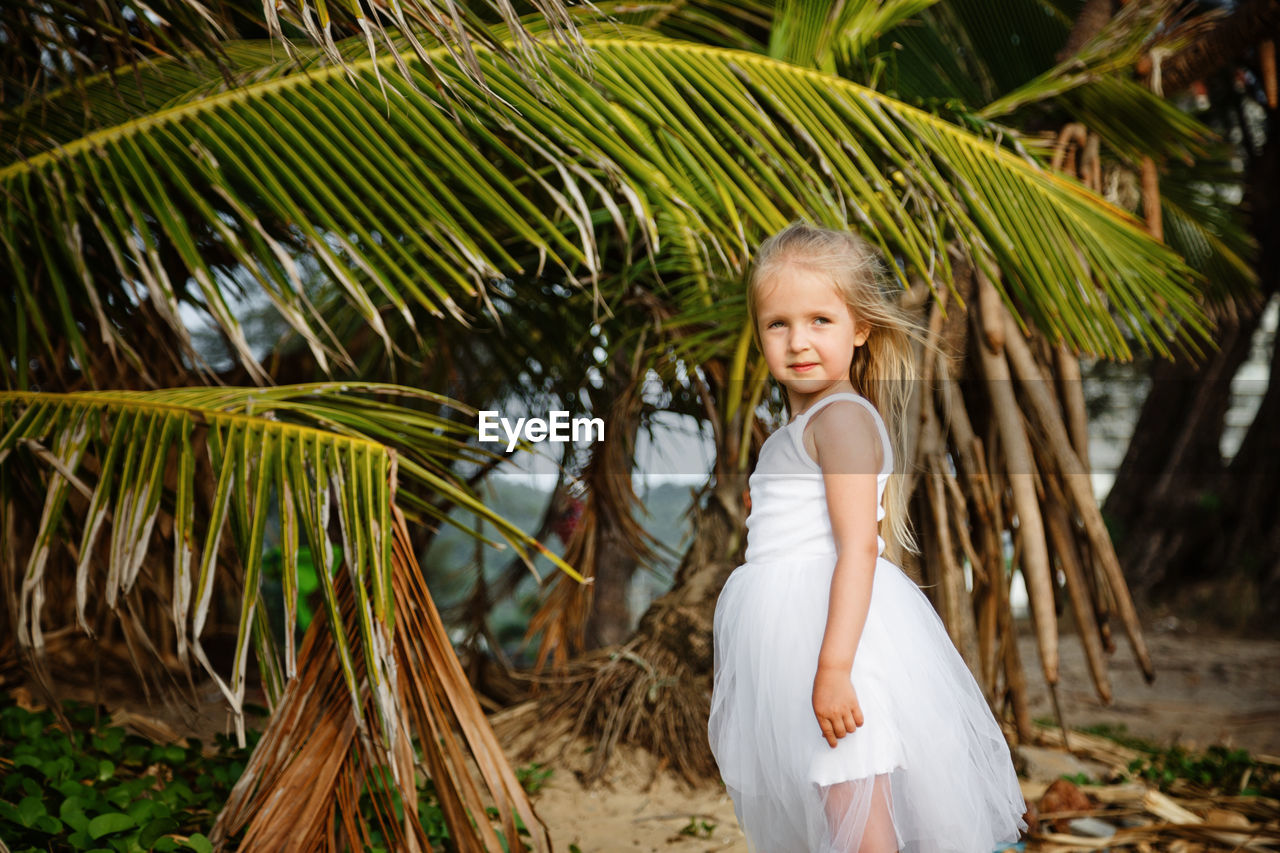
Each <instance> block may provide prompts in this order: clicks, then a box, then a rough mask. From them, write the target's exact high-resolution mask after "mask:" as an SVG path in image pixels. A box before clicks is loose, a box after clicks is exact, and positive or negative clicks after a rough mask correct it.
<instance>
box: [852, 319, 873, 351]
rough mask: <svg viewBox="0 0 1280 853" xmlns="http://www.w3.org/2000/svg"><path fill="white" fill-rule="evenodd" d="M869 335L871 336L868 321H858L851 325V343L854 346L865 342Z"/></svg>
mask: <svg viewBox="0 0 1280 853" xmlns="http://www.w3.org/2000/svg"><path fill="white" fill-rule="evenodd" d="M869 337H871V324H870V323H858V324H857V325H855V326H854V327H853V345H854V346H855V347H860V346H862V345H863V344H865V343H866V342H867V338H869Z"/></svg>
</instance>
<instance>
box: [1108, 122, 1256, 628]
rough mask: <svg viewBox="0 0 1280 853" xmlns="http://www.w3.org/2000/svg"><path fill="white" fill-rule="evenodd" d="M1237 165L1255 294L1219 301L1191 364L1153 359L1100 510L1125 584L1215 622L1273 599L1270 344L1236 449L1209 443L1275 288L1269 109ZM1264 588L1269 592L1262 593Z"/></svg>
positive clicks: (1246, 618) (1228, 621) (1243, 621)
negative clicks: (1264, 378)
mask: <svg viewBox="0 0 1280 853" xmlns="http://www.w3.org/2000/svg"><path fill="white" fill-rule="evenodd" d="M1271 124H1272V126H1271V127H1270V128H1269V131H1270V132H1269V133H1268V138H1267V141H1266V143H1265V145H1264V146H1263V148H1262V151H1261V152H1260V154H1259V156H1258V157H1257V158H1256V159H1254V160H1252V161H1251V162H1250V165H1249V169H1248V174H1247V176H1246V194H1247V195H1246V208H1247V209H1249V210H1250V211H1251V213H1252V222H1251V227H1252V231H1253V234H1254V237H1255V239H1256V240H1257V242H1258V245H1259V246H1260V247H1261V256H1260V258H1259V263H1258V269H1259V271H1260V274H1261V281H1260V284H1261V298H1260V299H1257V300H1246V299H1240V300H1237V301H1236V302H1235V303H1234V305H1230V306H1227V308H1228V309H1233V310H1230V311H1223V312H1222V313H1223V315H1224V316H1223V317H1222V319H1221V320H1220V326H1219V328H1220V332H1219V336H1218V340H1219V345H1220V349H1219V350H1217V351H1216V352H1214V353H1212V354H1210V355H1209V357H1208V358H1207V359H1205V360H1204V361H1203V362H1202V363H1201V364H1199V365H1194V364H1191V363H1189V362H1186V361H1180V362H1177V363H1169V362H1159V363H1157V364H1155V365H1154V366H1153V367H1152V380H1153V382H1152V388H1151V392H1150V394H1149V395H1148V397H1147V400H1146V402H1145V403H1144V404H1143V408H1142V412H1141V415H1140V416H1139V419H1138V423H1137V426H1136V428H1135V430H1134V434H1133V438H1132V440H1131V441H1130V446H1129V451H1128V453H1127V454H1126V456H1125V459H1124V462H1123V463H1122V465H1121V468H1120V470H1119V472H1118V474H1117V477H1116V483H1115V486H1114V487H1113V488H1112V490H1111V494H1110V495H1109V496H1108V498H1107V502H1106V510H1105V511H1106V512H1107V514H1108V517H1109V519H1110V521H1111V522H1112V524H1113V526H1114V528H1115V532H1116V540H1117V543H1118V544H1119V551H1120V556H1121V561H1122V563H1123V564H1124V566H1125V572H1126V575H1127V577H1128V579H1129V581H1130V583H1131V585H1132V586H1133V587H1134V589H1135V592H1136V593H1137V594H1138V595H1139V596H1141V597H1142V598H1144V599H1145V601H1146V603H1147V604H1149V605H1155V604H1159V603H1167V604H1170V605H1172V606H1174V608H1175V609H1177V610H1182V611H1185V612H1188V613H1194V614H1195V615H1196V616H1197V617H1201V618H1210V619H1213V620H1215V621H1217V622H1218V623H1219V624H1220V625H1221V626H1222V627H1229V628H1233V629H1237V630H1252V631H1257V630H1261V631H1267V632H1275V631H1276V624H1277V620H1276V617H1277V616H1280V605H1278V604H1276V603H1274V602H1276V601H1277V596H1276V595H1275V592H1276V591H1277V590H1276V586H1277V582H1278V581H1280V536H1278V535H1277V533H1276V530H1277V524H1276V523H1277V521H1280V486H1278V485H1277V483H1278V482H1280V468H1278V467H1277V466H1278V464H1280V463H1278V462H1277V458H1278V456H1280V447H1278V446H1277V443H1278V442H1280V438H1278V437H1280V352H1277V351H1276V350H1274V349H1273V351H1272V356H1271V372H1270V382H1269V384H1268V388H1267V392H1266V395H1265V396H1264V398H1263V401H1262V405H1261V407H1260V408H1259V410H1258V412H1257V415H1256V416H1255V417H1254V420H1253V423H1252V425H1251V426H1250V428H1249V431H1248V433H1247V435H1246V437H1245V440H1244V442H1243V443H1242V444H1241V446H1240V449H1239V451H1238V452H1237V454H1236V456H1235V458H1234V459H1233V460H1232V461H1231V462H1230V464H1227V463H1225V462H1224V460H1223V459H1222V456H1221V453H1220V451H1219V446H1220V442H1221V438H1222V431H1223V428H1224V426H1225V415H1226V412H1227V409H1228V407H1229V405H1230V402H1231V382H1232V379H1233V378H1234V376H1235V375H1236V373H1237V371H1238V370H1239V368H1240V366H1241V365H1242V364H1243V363H1244V362H1245V361H1246V360H1247V358H1248V357H1249V352H1250V348H1251V344H1252V339H1253V336H1254V332H1255V331H1256V330H1257V328H1258V324H1259V321H1260V320H1261V316H1262V313H1263V311H1264V309H1265V307H1266V304H1267V302H1268V300H1270V299H1272V298H1274V296H1275V295H1276V294H1277V293H1278V292H1280V267H1278V265H1280V208H1278V207H1277V204H1276V200H1275V198H1274V193H1273V190H1272V188H1274V187H1275V186H1277V185H1280V140H1278V139H1276V134H1275V132H1274V119H1273V120H1272V123H1271ZM1268 592H1270V595H1268V594H1267V593H1268Z"/></svg>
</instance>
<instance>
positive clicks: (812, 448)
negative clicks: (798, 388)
mask: <svg viewBox="0 0 1280 853" xmlns="http://www.w3.org/2000/svg"><path fill="white" fill-rule="evenodd" d="M797 426H798V427H799V430H800V432H801V435H800V436H798V437H799V438H800V439H801V441H800V444H801V445H802V447H803V449H804V451H805V453H806V454H807V455H808V456H809V458H810V459H812V460H813V461H814V462H815V463H818V464H819V465H820V466H821V467H822V468H823V469H824V470H826V469H827V468H828V467H830V466H829V465H822V460H823V459H826V460H828V461H831V460H839V464H838V467H839V468H841V469H847V470H851V471H857V472H864V473H870V472H869V471H867V468H868V466H874V467H873V468H871V470H872V471H875V472H879V473H884V472H885V471H886V470H892V469H891V465H892V456H891V454H892V448H891V443H890V441H889V435H888V430H887V429H886V427H885V424H884V420H883V419H882V418H881V417H880V413H879V412H878V411H876V408H875V406H874V405H873V404H872V403H871V401H870V400H868V399H867V398H866V397H863V396H862V395H860V394H856V393H853V392H840V393H838V394H832V395H831V396H829V397H824V398H823V399H822V400H819V401H818V402H817V403H815V404H814V405H813V406H811V407H810V408H809V410H808V411H807V412H805V413H804V421H803V423H800V424H797Z"/></svg>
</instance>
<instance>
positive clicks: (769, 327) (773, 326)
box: [765, 320, 782, 329]
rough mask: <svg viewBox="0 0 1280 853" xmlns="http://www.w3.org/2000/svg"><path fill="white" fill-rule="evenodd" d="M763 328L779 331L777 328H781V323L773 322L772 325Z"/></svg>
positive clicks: (778, 321)
mask: <svg viewBox="0 0 1280 853" xmlns="http://www.w3.org/2000/svg"><path fill="white" fill-rule="evenodd" d="M765 328H766V329H779V328H782V321H781V320H774V321H773V322H772V323H770V324H769V325H768V326H766V327H765Z"/></svg>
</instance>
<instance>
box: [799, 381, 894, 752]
mask: <svg viewBox="0 0 1280 853" xmlns="http://www.w3.org/2000/svg"><path fill="white" fill-rule="evenodd" d="M833 409H834V410H836V411H835V412H834V413H832V414H828V412H830V410H833ZM823 415H826V417H823ZM812 424H813V426H812V433H813V442H814V450H815V457H816V458H817V461H818V464H819V466H820V467H821V468H822V474H823V485H824V486H825V489H826V497H827V512H828V514H829V515H830V518H831V532H832V534H833V536H834V537H835V545H836V554H837V557H836V565H835V570H834V572H833V573H832V577H831V593H830V599H829V604H828V608H827V625H826V631H825V633H824V634H823V638H822V647H821V649H820V651H819V653H818V670H817V675H816V677H815V679H814V714H815V715H816V716H817V718H818V724H819V726H820V727H821V729H822V733H823V735H824V736H825V737H826V738H827V742H828V743H829V744H830V745H831V746H835V745H836V741H837V740H838V739H839V738H842V737H844V736H845V735H846V734H848V733H849V732H852V731H853V730H854V729H855V728H857V727H858V726H860V725H862V723H863V717H862V709H861V707H859V705H858V700H857V694H856V692H855V691H854V688H853V684H852V682H851V681H850V678H849V675H850V672H851V670H852V669H853V659H854V655H855V653H856V652H857V649H858V640H859V639H860V638H861V637H862V629H863V626H864V625H866V621H867V612H868V610H869V609H870V607H871V584H872V580H873V579H874V577H875V568H876V557H877V547H876V534H877V526H878V525H877V521H876V514H877V512H876V511H877V500H876V498H877V488H876V473H877V472H878V471H879V470H880V468H881V465H882V461H878V460H877V458H876V457H877V456H878V455H880V454H882V453H883V449H882V448H881V446H880V434H879V431H878V429H877V427H876V424H875V420H874V419H873V418H872V416H871V414H870V412H868V411H867V410H866V409H865V408H864V407H863V406H862V405H860V404H858V403H854V402H837V403H832V404H831V405H829V406H828V407H827V408H826V409H825V410H824V411H822V412H818V413H817V414H816V415H814V418H813V422H812Z"/></svg>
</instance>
